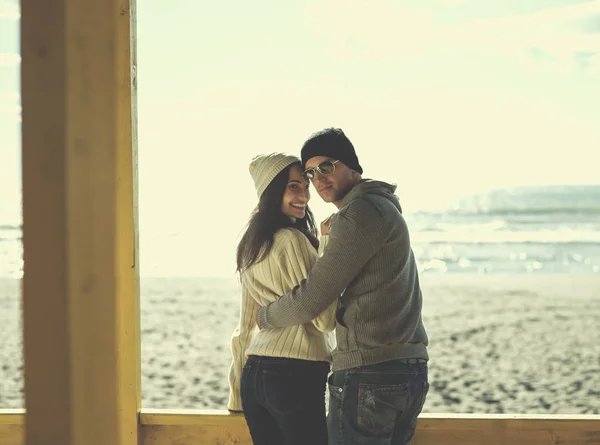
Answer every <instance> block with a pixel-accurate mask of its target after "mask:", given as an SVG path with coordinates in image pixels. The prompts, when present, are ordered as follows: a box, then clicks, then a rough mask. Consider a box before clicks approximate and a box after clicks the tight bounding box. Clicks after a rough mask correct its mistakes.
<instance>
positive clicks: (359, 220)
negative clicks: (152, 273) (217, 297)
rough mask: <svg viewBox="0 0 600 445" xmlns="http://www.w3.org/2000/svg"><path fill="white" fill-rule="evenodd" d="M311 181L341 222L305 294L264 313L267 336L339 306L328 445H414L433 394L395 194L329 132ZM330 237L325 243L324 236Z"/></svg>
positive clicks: (306, 155)
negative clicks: (368, 175)
mask: <svg viewBox="0 0 600 445" xmlns="http://www.w3.org/2000/svg"><path fill="white" fill-rule="evenodd" d="M302 163H303V164H304V168H305V171H304V175H305V178H307V179H310V180H311V181H312V183H313V184H314V187H315V188H316V190H317V192H318V193H319V195H320V196H321V198H322V199H323V200H324V201H325V202H333V203H334V204H335V205H336V206H337V207H338V209H339V210H338V212H337V213H336V214H335V215H333V217H331V218H329V219H328V220H327V221H325V222H324V223H323V225H322V229H323V231H325V232H326V233H325V235H326V236H325V237H324V238H325V239H324V242H326V247H325V250H324V251H323V255H322V256H321V258H319V260H318V261H317V263H316V264H315V266H314V268H313V270H312V271H311V272H310V274H309V275H308V278H307V279H306V280H304V281H303V282H302V283H301V284H300V286H298V287H296V288H295V289H294V290H293V291H292V292H290V293H288V294H286V295H284V296H282V297H281V299H279V300H277V301H276V302H274V303H271V304H270V305H268V306H266V307H263V308H260V309H259V310H258V313H257V318H258V325H259V327H260V328H261V329H274V328H282V327H285V326H292V325H299V324H303V323H308V322H310V320H312V319H314V318H315V317H316V316H317V315H318V314H320V313H321V312H322V311H323V310H325V309H326V308H327V307H328V306H329V305H330V304H331V303H332V302H333V301H335V300H336V299H338V298H339V309H338V313H337V326H336V339H337V347H336V349H335V350H334V351H333V374H332V375H331V376H330V378H329V390H330V401H329V413H328V429H329V438H330V439H329V442H330V445H342V444H343V445H354V444H356V445H359V444H360V445H365V444H369V445H371V444H373V445H375V444H403V445H404V444H409V443H410V440H411V438H412V436H413V434H414V431H415V427H416V421H417V416H418V415H419V413H420V412H421V409H422V407H423V404H424V402H425V397H426V394H427V390H428V388H429V384H428V379H427V360H428V359H429V357H428V353H427V344H428V339H427V334H426V332H425V328H424V327H423V323H422V321H421V306H422V300H421V289H420V286H419V278H418V272H417V266H416V263H415V259H414V256H413V252H412V249H411V246H410V239H409V233H408V228H407V225H406V223H405V221H404V218H403V217H402V210H401V207H400V204H399V202H398V198H397V197H396V196H395V195H394V191H395V188H396V187H395V186H392V185H389V184H386V183H384V182H379V181H372V180H363V179H362V176H361V174H362V171H363V170H362V168H361V166H360V164H359V162H358V158H357V156H356V153H355V151H354V147H353V145H352V143H351V142H350V140H349V139H348V138H347V137H346V135H345V134H344V132H343V131H342V130H340V129H336V128H329V129H325V130H322V131H320V132H318V133H315V134H313V135H312V136H311V137H310V138H309V139H308V140H307V141H306V142H305V144H304V146H303V147H302ZM327 232H328V234H327Z"/></svg>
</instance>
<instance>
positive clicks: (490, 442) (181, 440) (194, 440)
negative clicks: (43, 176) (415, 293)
mask: <svg viewBox="0 0 600 445" xmlns="http://www.w3.org/2000/svg"><path fill="white" fill-rule="evenodd" d="M139 420H140V422H139V429H138V434H139V445H172V444H177V445H234V444H235V445H252V441H251V440H250V436H249V434H248V429H247V427H246V423H245V421H244V418H243V416H242V415H236V414H229V413H227V412H226V411H206V410H201V411H194V410H181V411H174V410H151V409H147V410H142V412H141V414H140V419H139ZM24 426H25V412H24V411H23V410H4V411H3V410H0V445H23V444H24V443H25V441H24V435H25V428H24ZM413 444H414V445H459V444H460V445H468V444H472V445H476V444H477V445H551V444H556V445H558V444H560V445H576V444H577V445H579V444H581V445H590V444H600V416H579V415H549V416H541V415H524V414H516V415H508V414H490V415H481V414H422V415H421V417H420V418H419V424H418V428H417V433H416V435H415V438H414V440H413Z"/></svg>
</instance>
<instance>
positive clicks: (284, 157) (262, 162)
mask: <svg viewBox="0 0 600 445" xmlns="http://www.w3.org/2000/svg"><path fill="white" fill-rule="evenodd" d="M294 162H300V158H298V157H296V156H293V155H288V154H285V153H270V154H266V155H258V156H256V157H255V158H254V159H252V162H251V163H250V174H251V175H252V179H253V180H254V187H255V188H256V195H257V196H258V199H260V197H261V196H262V194H263V192H264V191H265V189H266V188H267V187H268V186H269V184H270V183H271V181H272V180H273V179H275V176H277V175H278V174H279V173H281V171H282V170H283V169H284V168H286V167H287V166H288V165H291V164H293V163H294Z"/></svg>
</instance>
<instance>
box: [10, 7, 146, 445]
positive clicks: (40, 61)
mask: <svg viewBox="0 0 600 445" xmlns="http://www.w3.org/2000/svg"><path fill="white" fill-rule="evenodd" d="M124 1H125V2H123V1H120V0H105V1H101V2H98V1H95V0H22V2H21V58H22V66H21V88H22V93H21V94H22V105H23V124H22V130H23V154H22V161H23V248H24V280H23V311H24V355H25V369H24V371H25V372H24V374H25V406H26V408H27V424H26V443H27V444H31V445H33V444H40V443H57V444H58V443H60V444H64V445H83V444H86V445H94V444H98V445H100V444H107V443H110V444H114V445H121V444H123V445H125V444H132V445H133V444H137V430H138V412H139V405H140V399H139V379H140V377H139V374H140V372H139V333H138V331H139V324H138V321H137V319H138V318H139V312H138V309H137V304H138V302H137V300H138V299H139V294H138V289H137V281H138V278H137V274H138V271H137V264H138V263H137V261H136V260H134V258H135V257H136V255H137V253H136V237H137V235H136V231H137V228H136V224H137V219H136V218H135V216H134V213H135V206H136V192H137V189H136V177H135V176H134V174H133V173H134V172H133V167H134V166H133V165H132V164H133V163H134V162H135V148H136V147H135V146H134V144H133V142H134V141H135V137H134V134H133V131H132V128H134V129H135V126H133V123H134V122H135V115H134V114H132V103H131V85H132V82H131V60H132V58H131V51H130V48H131V43H132V38H133V39H135V35H134V34H133V35H132V32H131V31H132V28H131V23H132V21H133V23H135V16H134V15H133V16H132V15H130V12H131V9H130V6H129V3H128V2H127V0H124ZM133 29H134V28H133Z"/></svg>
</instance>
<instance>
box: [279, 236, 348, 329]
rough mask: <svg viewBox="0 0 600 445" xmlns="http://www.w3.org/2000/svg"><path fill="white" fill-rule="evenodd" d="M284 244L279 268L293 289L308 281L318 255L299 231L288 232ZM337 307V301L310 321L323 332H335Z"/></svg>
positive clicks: (289, 286)
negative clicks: (303, 281)
mask: <svg viewBox="0 0 600 445" xmlns="http://www.w3.org/2000/svg"><path fill="white" fill-rule="evenodd" d="M284 243H285V244H284V245H283V247H282V250H281V254H280V256H279V264H278V266H279V268H280V270H281V272H282V275H283V277H284V279H285V280H286V284H287V287H288V289H293V288H295V287H296V286H298V285H299V284H300V283H301V282H302V280H305V279H306V277H307V276H308V274H309V272H310V270H311V269H312V268H313V266H314V265H315V263H316V261H317V257H318V253H317V251H316V250H315V248H314V247H313V246H312V244H310V241H308V239H307V238H306V236H304V235H303V234H302V233H301V232H299V231H297V230H293V231H288V234H287V236H286V240H285V242H284ZM337 305H338V301H337V299H336V300H334V301H333V302H332V303H331V304H330V305H329V306H328V307H327V308H326V309H325V310H324V311H323V312H321V313H320V314H318V315H316V316H315V317H314V318H313V319H312V320H308V321H311V322H312V324H313V325H314V326H315V327H316V328H317V329H318V330H319V331H321V332H331V331H333V330H334V329H335V315H336V311H337ZM308 321H306V322H308ZM299 324H300V323H299Z"/></svg>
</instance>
